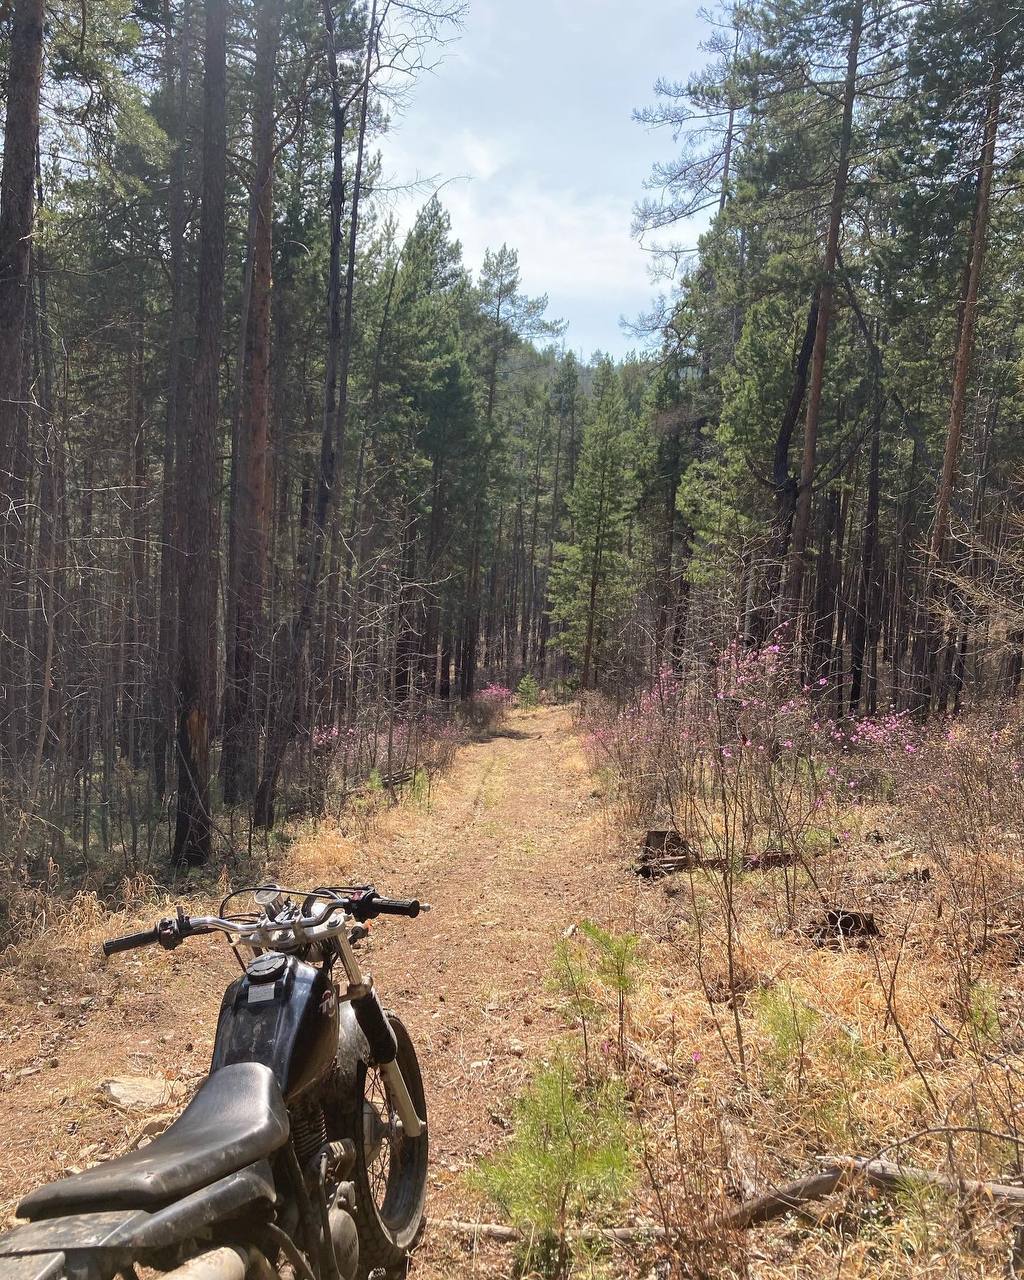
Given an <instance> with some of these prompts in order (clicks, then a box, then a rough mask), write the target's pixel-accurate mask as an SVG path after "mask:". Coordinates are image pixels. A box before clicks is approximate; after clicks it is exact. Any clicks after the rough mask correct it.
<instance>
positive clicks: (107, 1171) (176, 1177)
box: [17, 1062, 288, 1220]
mask: <svg viewBox="0 0 1024 1280" xmlns="http://www.w3.org/2000/svg"><path fill="white" fill-rule="evenodd" d="M287 1140H288V1112H287V1110H286V1108H285V1104H284V1099H283V1097H282V1096H281V1090H280V1087H279V1086H278V1083H277V1078H276V1077H275V1075H274V1073H273V1071H271V1069H270V1068H269V1067H267V1066H264V1065H263V1064H262V1063H259V1062H239V1063H235V1064H233V1065H232V1066H228V1067H220V1068H219V1069H218V1070H217V1071H214V1072H213V1073H212V1074H211V1075H209V1076H208V1077H207V1078H206V1079H205V1080H204V1081H203V1083H202V1084H201V1085H200V1087H199V1091H198V1093H197V1094H196V1095H195V1097H194V1098H193V1099H192V1101H191V1102H190V1103H189V1104H188V1106H187V1107H186V1108H185V1110H184V1111H183V1112H182V1113H181V1115H180V1116H179V1117H178V1118H177V1120H175V1121H173V1122H172V1124H171V1125H170V1126H169V1127H168V1128H167V1129H165V1130H164V1132H163V1133H161V1134H160V1135H159V1136H157V1137H156V1138H154V1139H153V1141H152V1142H150V1143H149V1144H148V1145H147V1146H144V1147H141V1148H140V1149H139V1150H138V1151H131V1152H129V1153H128V1155H124V1156H119V1157H118V1158H117V1159H115V1160H108V1161H107V1162H106V1163H105V1164H99V1165H96V1166H95V1168H92V1169H86V1170H85V1172H84V1173H76V1174H72V1175H71V1176H70V1177H67V1178H61V1179H59V1180H58V1181H57V1182H51V1183H48V1184H47V1185H46V1186H42V1187H39V1188H38V1189H37V1190H35V1191H33V1192H31V1193H30V1194H29V1195H27V1196H26V1197H25V1199H24V1200H22V1202H21V1203H20V1204H19V1205H18V1209H17V1213H18V1216H19V1217H21V1218H28V1219H30V1220H36V1219H39V1218H54V1217H58V1216H60V1215H62V1214H68V1213H81V1212H89V1211H96V1210H101V1209H103V1210H106V1209H154V1208H159V1207H160V1206H162V1205H166V1204H169V1203H171V1202H173V1201H175V1200H179V1199H180V1198H181V1197H182V1196H186V1195H189V1194H190V1193H192V1192H194V1191H199V1190H201V1189H202V1188H203V1187H205V1186H208V1185H209V1184H210V1183H211V1182H215V1181H216V1180H217V1179H218V1178H223V1177H226V1176H227V1175H228V1174H231V1173H235V1172H237V1171H238V1170H239V1169H244V1168H245V1167H246V1166H247V1165H250V1164H253V1163H254V1162H255V1161H257V1160H262V1159H264V1158H265V1157H267V1156H269V1155H271V1154H272V1153H273V1152H274V1151H276V1150H277V1149H278V1148H279V1147H281V1146H283V1145H284V1143H285V1142H286V1141H287Z"/></svg>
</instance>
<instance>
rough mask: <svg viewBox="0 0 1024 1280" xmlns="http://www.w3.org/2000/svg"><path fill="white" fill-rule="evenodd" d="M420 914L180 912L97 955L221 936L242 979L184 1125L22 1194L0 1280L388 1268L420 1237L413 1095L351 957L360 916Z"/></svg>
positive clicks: (420, 1121) (354, 891) (229, 902)
mask: <svg viewBox="0 0 1024 1280" xmlns="http://www.w3.org/2000/svg"><path fill="white" fill-rule="evenodd" d="M250 896H251V904H250V903H248V902H246V903H241V904H240V903H239V901H238V900H239V899H242V898H249V897H250ZM239 906H247V907H249V909H247V910H239V909H238V908H239ZM428 909H429V908H428V907H427V905H426V904H425V903H420V902H419V901H417V900H415V899H412V900H397V899H390V898H384V897H381V896H380V895H379V894H378V893H377V892H376V890H375V889H373V888H372V887H369V886H358V887H348V888H318V889H314V890H311V891H305V890H302V891H298V890H287V889H282V888H280V887H279V886H277V885H271V886H264V887H262V888H258V889H243V890H239V891H237V892H235V893H232V894H229V895H228V897H227V898H225V899H224V901H223V902H222V903H221V906H220V911H219V914H218V915H216V916H191V917H190V916H187V915H185V914H184V912H183V911H182V910H181V908H180V907H179V908H178V911H177V914H176V916H175V917H173V918H170V919H165V920H161V921H160V922H159V923H158V924H157V925H156V926H155V928H153V929H150V930H147V931H145V932H143V933H136V934H131V935H129V936H127V937H123V938H114V939H112V940H110V941H108V942H105V943H104V944H103V950H104V953H105V954H106V955H108V956H110V955H113V954H115V953H117V952H121V951H129V950H131V949H133V948H135V947H144V946H150V945H159V946H162V947H164V948H166V949H167V950H171V949H173V948H175V947H178V946H180V945H181V944H182V943H183V942H185V941H186V940H187V939H189V938H194V937H197V936H199V935H203V934H211V933H220V934H223V935H225V936H226V937H227V938H228V940H229V942H230V944H231V947H232V949H233V950H234V953H235V956H236V958H237V959H238V962H239V964H240V965H241V968H242V974H241V976H240V977H239V978H237V979H236V980H235V981H234V982H232V983H231V984H230V985H229V986H228V988H227V990H226V991H225V993H224V998H223V1000H222V1002H221V1007H220V1014H219V1017H218V1021H217V1033H216V1038H215V1041H214V1049H213V1060H212V1062H211V1065H210V1073H209V1075H208V1076H207V1077H206V1078H205V1079H204V1081H203V1082H202V1084H201V1085H200V1086H199V1089H198V1091H197V1093H196V1094H195V1096H194V1097H193V1099H192V1101H191V1102H190V1103H189V1104H188V1106H187V1107H186V1108H185V1110H184V1111H183V1112H182V1113H181V1115H180V1116H179V1117H178V1118H177V1119H176V1120H174V1121H173V1122H172V1123H171V1125H170V1126H169V1127H168V1128H167V1129H166V1130H165V1131H164V1132H163V1133H161V1134H159V1135H158V1136H157V1137H156V1138H154V1139H153V1140H152V1141H151V1142H150V1143H149V1144H148V1145H146V1146H143V1147H141V1148H139V1149H138V1150H135V1151H132V1152H130V1153H129V1154H127V1155H123V1156H120V1157H118V1158H117V1159H113V1160H109V1161H107V1162H106V1163H104V1164H100V1165H97V1166H95V1167H94V1168H91V1169H87V1170H85V1171H84V1172H83V1173H76V1174H73V1175H71V1176H69V1177H65V1178H61V1179H60V1180H58V1181H56V1182H52V1183H49V1184H47V1185H45V1186H42V1187H39V1188H38V1189H37V1190H35V1191H33V1192H31V1193H30V1194H29V1195H28V1196H26V1197H25V1198H24V1199H23V1200H22V1201H21V1203H20V1204H19V1205H18V1208H17V1214H18V1217H19V1218H26V1219H28V1221H27V1223H26V1224H25V1225H22V1226H16V1227H15V1228H14V1229H12V1230H11V1231H9V1232H7V1233H6V1234H5V1235H3V1236H0V1280H62V1278H66V1280H113V1277H115V1276H121V1277H123V1278H124V1280H138V1271H137V1268H138V1267H146V1268H149V1269H153V1270H156V1271H158V1272H162V1273H164V1280H366V1278H367V1277H374V1278H376V1277H380V1276H386V1275H389V1274H391V1273H394V1272H395V1271H397V1270H399V1269H400V1268H402V1267H403V1266H404V1264H405V1262H406V1259H407V1257H408V1254H409V1251H410V1250H411V1249H412V1247H413V1245H414V1244H415V1243H416V1240H417V1238H418V1236H419V1234H420V1231H421V1229H422V1225H423V1208H424V1200H425V1196H426V1180H427V1154H428V1147H427V1116H426V1103H425V1098H424V1091H423V1079H422V1076H421V1074H420V1069H419V1065H418V1063H417V1060H416V1051H415V1049H414V1047H413V1044H412V1041H411V1039H410V1038H409V1033H408V1032H407V1031H406V1029H405V1027H404V1026H403V1025H402V1023H401V1021H400V1020H399V1019H398V1018H397V1017H395V1015H394V1014H390V1013H385V1012H384V1009H383V1008H382V1006H381V1004H380V1001H379V999H378V997H377V993H376V991H375V990H374V987H373V980H372V978H371V976H370V975H369V974H366V973H364V972H363V971H362V969H361V967H360V964H359V960H358V957H357V956H356V952H355V949H356V948H357V947H358V944H359V943H360V942H361V941H362V940H363V939H364V938H365V937H366V935H367V932H368V929H369V922H370V921H371V920H373V919H375V918H376V917H378V916H404V917H407V918H409V919H415V918H416V916H417V915H419V913H420V912H421V911H424V910H428Z"/></svg>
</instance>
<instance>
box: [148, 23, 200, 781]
mask: <svg viewBox="0 0 1024 1280" xmlns="http://www.w3.org/2000/svg"><path fill="white" fill-rule="evenodd" d="M190 37H191V7H190V4H189V0H185V4H184V7H183V9H182V15H181V30H180V31H179V32H178V39H177V47H176V48H175V45H174V42H172V41H171V40H170V38H168V49H167V63H168V68H167V80H168V84H169V86H171V87H172V88H173V94H174V102H175V107H174V143H175V145H174V155H173V158H172V161H171V174H170V184H169V188H168V241H169V245H170V263H169V267H170V283H171V313H170V327H169V332H168V342H167V412H166V418H165V422H164V441H163V458H162V461H163V485H162V490H161V496H160V584H159V593H160V602H159V614H160V616H159V621H158V624H157V628H158V629H157V652H156V671H155V673H154V677H153V685H154V704H155V706H154V724H153V789H154V791H155V792H156V796H157V799H158V800H163V797H164V794H165V793H166V790H167V753H168V749H169V747H170V743H171V726H172V725H173V724H174V720H175V714H174V712H175V669H176V666H177V659H176V654H177V639H178V594H177V582H178V577H177V570H178V557H179V555H180V552H181V548H180V545H179V543H180V534H181V530H180V522H179V518H178V515H179V500H178V491H177V480H176V477H177V470H178V468H179V466H182V467H183V465H184V458H185V454H186V450H187V442H186V426H187V418H186V414H185V412H184V408H185V404H186V400H185V396H184V395H183V394H182V388H183V382H184V370H183V364H184V360H183V356H184V347H185V342H184V302H185V216H186V214H185V195H186V192H185V112H186V109H187V102H188V98H187V86H188V68H189V61H190V59H189V40H190Z"/></svg>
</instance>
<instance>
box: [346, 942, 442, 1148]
mask: <svg viewBox="0 0 1024 1280" xmlns="http://www.w3.org/2000/svg"><path fill="white" fill-rule="evenodd" d="M337 943H338V952H339V954H340V956H341V964H342V968H343V969H344V970H345V977H346V978H347V979H348V990H347V991H345V992H343V993H342V999H347V1000H350V1001H351V1002H352V1009H353V1011H354V1013H355V1015H356V1022H357V1023H358V1024H359V1030H360V1031H362V1033H363V1035H364V1036H365V1037H366V1043H367V1044H368V1045H369V1046H370V1059H371V1061H372V1062H373V1064H374V1066H376V1067H377V1068H378V1069H379V1071H380V1073H381V1075H382V1076H383V1077H384V1083H385V1085H386V1086H387V1091H388V1097H389V1098H390V1099H391V1101H392V1103H393V1104H394V1108H395V1111H396V1112H397V1113H398V1118H399V1120H401V1122H402V1129H403V1131H404V1133H405V1135H406V1137H408V1138H418V1137H419V1136H420V1135H421V1134H422V1133H423V1131H424V1129H425V1128H426V1121H425V1120H422V1119H421V1118H420V1117H419V1116H418V1115H417V1114H416V1107H415V1105H414V1103H413V1100H412V1098H411V1097H410V1095H409V1089H408V1086H407V1085H406V1083H405V1077H404V1076H403V1075H402V1068H401V1067H400V1066H399V1065H398V1041H397V1040H396V1039H395V1033H394V1031H392V1029H391V1024H390V1022H389V1021H388V1019H387V1015H386V1014H385V1012H384V1010H383V1009H382V1008H381V1003H380V1001H379V1000H378V999H377V993H376V991H374V989H373V977H372V976H371V975H370V974H368V973H363V971H362V969H361V968H360V967H359V961H358V959H357V958H356V954H355V951H354V950H353V949H352V944H351V942H349V940H348V938H347V937H346V935H345V934H344V933H340V934H338V937H337Z"/></svg>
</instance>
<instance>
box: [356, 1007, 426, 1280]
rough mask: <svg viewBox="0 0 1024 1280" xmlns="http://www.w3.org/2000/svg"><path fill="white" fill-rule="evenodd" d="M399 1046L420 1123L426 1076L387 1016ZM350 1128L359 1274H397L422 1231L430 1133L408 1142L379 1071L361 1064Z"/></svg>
mask: <svg viewBox="0 0 1024 1280" xmlns="http://www.w3.org/2000/svg"><path fill="white" fill-rule="evenodd" d="M388 1019H389V1021H390V1023H391V1028H392V1030H393V1031H394V1033H395V1039H396V1041H397V1042H398V1057H397V1062H398V1066H399V1067H400V1068H401V1071H402V1076H403V1078H404V1080H405V1084H406V1087H407V1088H408V1090H409V1096H410V1097H411V1098H412V1101H413V1105H414V1106H415V1108H416V1114H417V1115H418V1116H419V1117H420V1119H421V1120H424V1121H425V1120H426V1118H427V1107H426V1099H425V1097H424V1093H423V1077H422V1075H421V1074H420V1067H419V1063H418V1062H417V1060H416V1050H415V1048H414V1047H413V1043H412V1040H411V1039H410V1037H409V1033H408V1031H407V1030H406V1029H405V1026H404V1024H403V1023H402V1022H401V1020H400V1019H399V1018H397V1017H395V1015H394V1014H388ZM346 1110H347V1112H348V1114H347V1116H346V1120H347V1123H346V1126H345V1127H346V1129H347V1131H348V1136H349V1137H351V1138H352V1140H353V1141H354V1143H355V1147H356V1163H355V1169H354V1171H353V1174H352V1180H353V1182H354V1183H355V1191H356V1203H355V1211H354V1213H353V1217H354V1218H355V1220H356V1226H357V1227H358V1229H359V1273H360V1275H361V1276H364V1277H365V1276H369V1275H371V1274H372V1273H373V1272H374V1271H378V1270H384V1271H385V1272H387V1273H392V1272H397V1271H399V1270H400V1269H401V1268H402V1267H404V1265H405V1262H406V1259H407V1258H408V1255H409V1251H410V1250H411V1249H412V1247H413V1245H414V1244H415V1243H416V1241H417V1239H418V1238H419V1235H420V1232H421V1231H422V1230H423V1207H424V1203H425V1201H426V1195H427V1129H426V1127H425V1126H424V1129H423V1132H422V1133H421V1134H420V1136H419V1137H418V1138H409V1137H407V1136H406V1135H405V1133H404V1131H403V1129H402V1122H401V1120H400V1119H399V1118H398V1114H397V1112H396V1111H395V1108H394V1103H393V1101H392V1099H391V1096H390V1094H389V1092H388V1087H387V1082H386V1081H385V1079H384V1076H383V1075H382V1074H381V1072H380V1069H379V1068H378V1067H375V1066H373V1065H372V1064H370V1065H367V1064H366V1063H364V1062H360V1063H359V1065H358V1068H357V1070H356V1078H355V1088H354V1089H353V1091H352V1095H351V1105H350V1107H348V1108H346Z"/></svg>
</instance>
